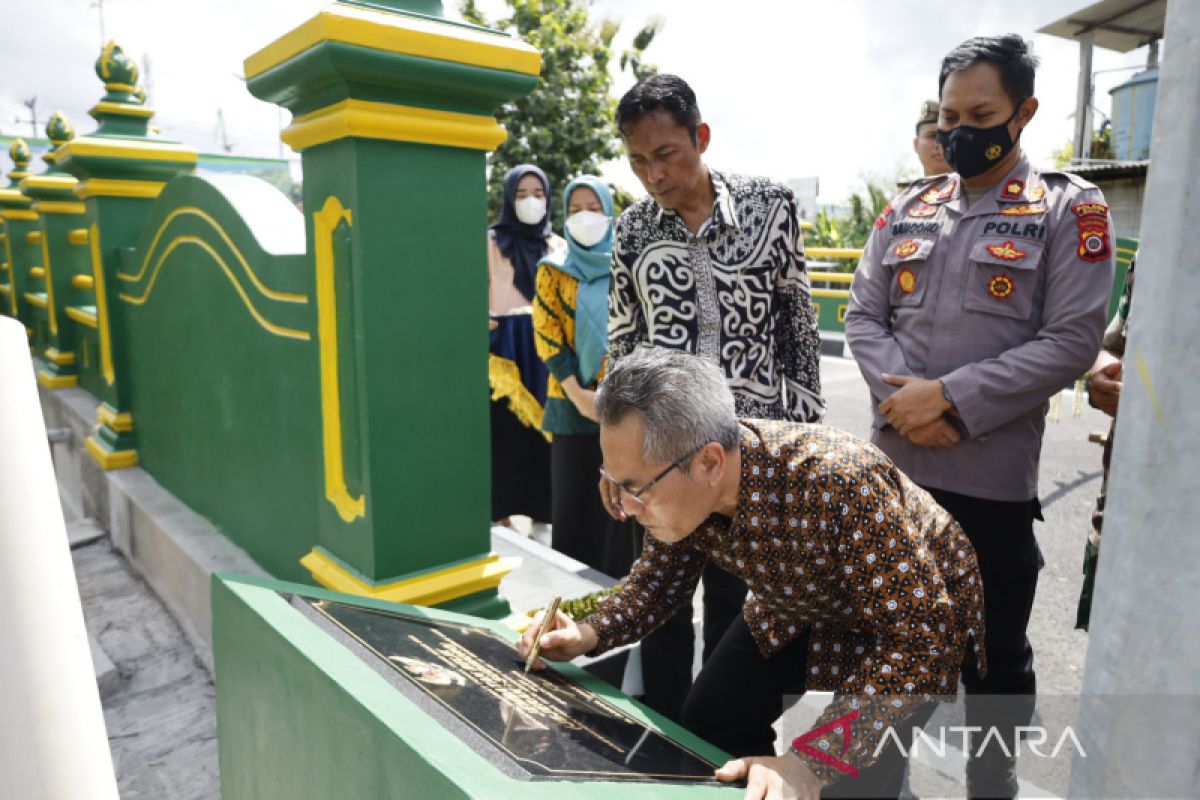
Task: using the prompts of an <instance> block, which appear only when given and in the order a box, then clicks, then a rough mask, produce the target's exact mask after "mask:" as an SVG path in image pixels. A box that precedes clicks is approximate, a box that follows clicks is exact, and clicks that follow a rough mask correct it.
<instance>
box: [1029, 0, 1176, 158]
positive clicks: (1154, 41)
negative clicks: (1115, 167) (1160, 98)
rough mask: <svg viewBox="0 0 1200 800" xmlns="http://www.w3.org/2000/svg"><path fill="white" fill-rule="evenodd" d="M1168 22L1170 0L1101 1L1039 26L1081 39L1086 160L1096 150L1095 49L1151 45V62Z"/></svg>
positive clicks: (1076, 148)
mask: <svg viewBox="0 0 1200 800" xmlns="http://www.w3.org/2000/svg"><path fill="white" fill-rule="evenodd" d="M1166 22H1167V0H1100V2H1099V3H1092V4H1091V5H1090V6H1088V7H1087V8H1082V9H1080V10H1079V11H1076V12H1074V13H1073V14H1068V15H1067V16H1065V17H1063V18H1062V19H1060V20H1059V21H1058V22H1052V23H1050V24H1049V25H1044V26H1042V27H1041V28H1038V31H1037V32H1038V33H1045V34H1049V35H1050V36H1058V37H1060V38H1063V39H1073V40H1075V41H1077V42H1079V85H1078V91H1077V93H1076V102H1075V136H1074V138H1073V152H1074V157H1073V158H1072V159H1071V160H1072V161H1078V160H1083V161H1086V160H1087V159H1088V158H1089V156H1091V149H1092V48H1093V46H1095V45H1099V46H1100V47H1103V48H1105V49H1106V50H1116V51H1117V52H1118V53H1128V52H1129V51H1130V50H1135V49H1137V48H1139V47H1142V46H1143V45H1147V44H1148V45H1150V57H1149V59H1148V61H1149V64H1151V65H1152V64H1155V63H1157V61H1158V40H1159V39H1161V38H1162V35H1163V29H1164V28H1165V27H1166Z"/></svg>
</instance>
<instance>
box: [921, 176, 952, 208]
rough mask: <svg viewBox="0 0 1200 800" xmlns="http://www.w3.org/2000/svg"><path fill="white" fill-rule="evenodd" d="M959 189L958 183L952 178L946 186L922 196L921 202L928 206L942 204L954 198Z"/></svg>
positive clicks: (931, 190)
mask: <svg viewBox="0 0 1200 800" xmlns="http://www.w3.org/2000/svg"><path fill="white" fill-rule="evenodd" d="M956 189H958V181H957V180H955V179H954V178H951V179H950V180H949V181H947V182H946V185H945V186H942V187H941V188H940V189H939V188H936V187H935V188H933V189H930V190H928V191H927V192H925V194H923V195H921V202H922V203H926V204H941V203H944V202H946V201H947V200H949V199H950V198H951V197H953V196H954V192H955V190H956Z"/></svg>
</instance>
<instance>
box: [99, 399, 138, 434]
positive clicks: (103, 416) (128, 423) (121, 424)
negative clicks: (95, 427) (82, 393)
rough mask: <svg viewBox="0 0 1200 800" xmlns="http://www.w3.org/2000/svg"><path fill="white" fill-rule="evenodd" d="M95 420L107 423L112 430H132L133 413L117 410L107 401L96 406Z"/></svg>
mask: <svg viewBox="0 0 1200 800" xmlns="http://www.w3.org/2000/svg"><path fill="white" fill-rule="evenodd" d="M96 422H98V423H100V424H101V425H107V426H108V427H110V428H112V429H113V430H114V431H118V432H121V433H127V432H129V431H131V430H133V415H132V414H130V413H129V412H128V411H122V412H120V413H118V412H117V410H116V409H114V408H113V407H112V406H110V405H109V404H108V403H101V404H100V405H98V406H96Z"/></svg>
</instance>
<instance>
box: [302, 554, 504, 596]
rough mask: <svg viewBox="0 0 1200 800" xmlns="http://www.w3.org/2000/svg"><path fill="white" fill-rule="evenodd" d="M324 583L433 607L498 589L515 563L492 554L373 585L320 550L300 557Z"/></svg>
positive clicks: (314, 576)
mask: <svg viewBox="0 0 1200 800" xmlns="http://www.w3.org/2000/svg"><path fill="white" fill-rule="evenodd" d="M300 563H301V564H302V565H304V567H305V568H306V569H308V571H309V572H311V573H312V576H313V578H314V579H315V580H316V581H317V583H319V584H321V585H322V586H324V587H326V588H328V589H333V590H334V591H338V592H344V593H346V594H353V595H358V596H359V597H370V598H373V599H376V600H387V601H389V602H392V603H408V604H410V605H421V606H432V605H437V604H439V603H446V602H449V601H450V600H456V599H458V598H459V597H466V596H468V595H472V594H475V593H477V592H482V591H485V590H487V589H495V588H496V587H497V586H499V585H500V580H501V579H502V578H503V577H504V576H505V575H507V574H508V573H509V572H511V571H512V568H513V565H512V564H511V563H509V562H508V561H507V560H505V559H502V558H500V556H498V555H489V556H485V557H484V558H480V559H477V560H475V561H468V562H467V563H465V564H456V565H454V566H452V567H447V568H446V569H440V570H436V571H434V572H427V573H424V574H421V575H416V576H413V577H411V578H406V579H402V580H398V581H395V582H393V583H386V584H382V585H379V586H373V585H371V584H369V583H367V582H366V581H364V580H363V579H362V578H360V577H359V576H357V575H355V574H354V573H352V572H350V571H349V570H347V569H346V568H345V567H343V566H342V565H341V564H339V563H338V562H337V561H335V560H334V559H332V558H330V557H329V556H328V555H326V554H325V553H323V552H321V551H320V550H313V551H312V552H310V553H309V554H308V555H306V556H305V557H304V558H302V559H300Z"/></svg>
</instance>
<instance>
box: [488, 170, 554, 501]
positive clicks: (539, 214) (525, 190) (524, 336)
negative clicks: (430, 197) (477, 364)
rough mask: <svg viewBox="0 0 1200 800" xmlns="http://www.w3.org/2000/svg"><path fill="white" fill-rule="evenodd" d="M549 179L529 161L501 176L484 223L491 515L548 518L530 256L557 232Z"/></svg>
mask: <svg viewBox="0 0 1200 800" xmlns="http://www.w3.org/2000/svg"><path fill="white" fill-rule="evenodd" d="M549 195H550V182H549V181H548V180H546V175H545V173H544V172H542V171H541V170H540V169H538V168H537V167H535V166H533V165H532V164H522V165H521V166H518V167H514V168H513V169H511V170H509V172H508V174H507V175H506V176H505V177H504V206H503V208H502V209H501V211H500V220H499V221H498V222H497V223H496V224H495V225H492V226H491V228H490V229H489V230H488V311H489V313H490V315H491V317H492V334H491V348H490V350H491V352H490V354H489V356H488V378H489V382H490V383H491V387H492V409H491V416H492V519H493V520H496V521H497V522H499V523H500V524H508V518H509V517H510V516H512V515H513V514H524V515H525V516H528V517H530V518H531V519H533V520H534V521H537V522H545V521H546V520H548V519H550V447H549V444H548V443H547V438H546V437H545V436H543V434H542V433H541V430H540V428H541V425H542V416H543V404H544V403H545V402H546V382H547V373H546V366H545V364H543V363H542V361H541V359H539V358H538V356H537V351H536V349H535V348H534V344H533V321H532V318H531V316H530V304H531V303H532V302H533V295H534V281H535V278H536V275H537V265H538V261H540V260H541V258H542V256H544V255H546V253H547V252H548V251H549V250H550V249H551V247H554V246H562V240H561V239H560V238H559V237H557V236H555V235H554V234H553V233H552V232H551V231H550V212H549V207H548V203H547V200H548V198H549Z"/></svg>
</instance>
